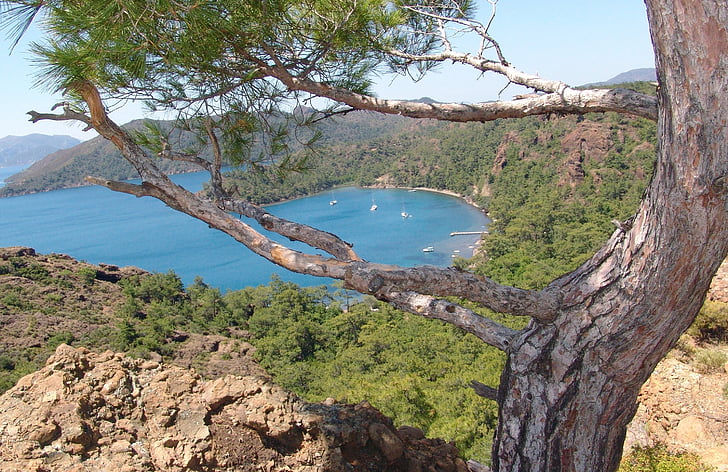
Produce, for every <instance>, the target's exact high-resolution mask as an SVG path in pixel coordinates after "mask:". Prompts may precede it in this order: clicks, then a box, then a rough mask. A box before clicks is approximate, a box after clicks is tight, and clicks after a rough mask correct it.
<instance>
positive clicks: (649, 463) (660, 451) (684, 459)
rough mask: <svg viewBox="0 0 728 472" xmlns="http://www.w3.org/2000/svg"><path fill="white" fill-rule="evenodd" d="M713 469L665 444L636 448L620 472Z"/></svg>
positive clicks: (692, 471)
mask: <svg viewBox="0 0 728 472" xmlns="http://www.w3.org/2000/svg"><path fill="white" fill-rule="evenodd" d="M712 470H714V469H713V468H712V467H709V466H706V465H704V464H703V463H701V462H700V457H698V456H697V455H696V454H690V453H672V452H670V451H668V450H667V447H666V446H665V445H664V444H657V445H655V446H652V447H639V446H638V447H636V448H634V449H633V450H632V453H631V454H629V455H628V456H626V457H625V458H624V459H622V463H621V464H620V466H619V470H618V472H711V471H712Z"/></svg>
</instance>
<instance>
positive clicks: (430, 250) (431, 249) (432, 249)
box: [422, 246, 435, 252]
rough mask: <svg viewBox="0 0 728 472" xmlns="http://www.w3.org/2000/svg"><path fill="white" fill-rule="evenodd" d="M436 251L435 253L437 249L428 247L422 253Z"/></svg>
mask: <svg viewBox="0 0 728 472" xmlns="http://www.w3.org/2000/svg"><path fill="white" fill-rule="evenodd" d="M434 251H435V248H434V247H432V246H427V247H426V248H424V249H423V250H422V252H434Z"/></svg>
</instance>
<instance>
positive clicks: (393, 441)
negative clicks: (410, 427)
mask: <svg viewBox="0 0 728 472" xmlns="http://www.w3.org/2000/svg"><path fill="white" fill-rule="evenodd" d="M369 437H371V438H372V441H374V444H376V445H377V447H378V448H379V450H380V451H382V454H384V457H386V458H387V461H389V462H394V461H396V460H397V459H399V458H400V457H402V454H403V453H404V444H402V440H401V439H399V437H397V435H396V434H395V433H394V431H391V430H390V429H389V428H387V427H386V426H384V425H383V424H382V423H374V424H372V425H370V426H369Z"/></svg>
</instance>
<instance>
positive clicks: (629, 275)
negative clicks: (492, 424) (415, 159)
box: [493, 0, 728, 472]
mask: <svg viewBox="0 0 728 472" xmlns="http://www.w3.org/2000/svg"><path fill="white" fill-rule="evenodd" d="M646 3H647V7H648V17H649V22H650V28H651V32H652V38H653V43H654V45H655V53H656V58H657V61H656V64H657V70H658V78H659V84H660V87H659V90H658V102H659V120H658V151H657V154H658V155H657V165H656V169H655V175H654V177H653V180H652V182H651V184H650V187H649V189H648V191H647V194H646V196H645V199H644V200H643V202H642V204H641V206H640V208H639V210H638V212H637V214H636V215H635V217H634V219H633V220H632V221H629V222H627V223H626V224H625V225H623V228H624V230H623V229H618V230H617V231H615V233H614V234H613V235H612V237H611V239H610V241H609V242H608V244H607V245H605V246H604V247H603V248H602V249H601V250H600V252H599V253H597V254H596V255H595V256H594V257H593V258H592V259H591V260H590V261H588V262H587V263H585V264H584V265H583V266H582V267H580V268H579V269H577V270H576V271H574V272H573V273H571V274H567V275H565V276H564V277H562V278H560V279H558V280H556V281H555V282H554V283H553V284H552V287H553V288H558V289H560V290H561V293H562V295H563V299H562V308H561V310H560V313H559V315H558V316H557V318H556V319H555V320H554V321H553V322H544V321H533V322H532V323H531V325H530V326H529V327H528V329H526V330H525V331H524V332H523V333H522V334H521V335H520V336H519V337H518V338H516V339H515V340H514V342H513V343H512V345H511V349H510V350H509V356H508V362H507V366H506V368H505V370H504V372H503V375H502V378H501V384H500V388H499V403H500V412H499V418H500V424H499V426H498V430H497V432H496V438H495V443H494V446H493V468H494V470H495V471H501V472H505V471H507V472H519V471H522V472H525V471H528V472H537V471H572V470H573V471H585V472H586V471H604V472H606V471H613V470H616V468H617V467H618V465H619V461H620V458H621V454H622V444H623V441H624V437H625V434H626V428H627V425H628V423H629V422H630V420H631V419H632V417H633V415H634V413H635V411H636V408H637V403H636V400H637V394H638V393H639V390H640V387H641V386H642V384H643V383H644V382H645V381H646V380H647V378H648V377H649V375H650V373H651V372H652V371H653V370H654V368H655V366H656V365H657V363H658V362H659V361H660V359H662V358H663V357H664V356H665V355H666V354H667V352H668V351H669V350H670V349H671V348H672V347H673V346H674V345H675V343H676V342H677V340H678V338H679V337H680V335H681V334H682V333H683V332H684V331H685V329H687V328H688V326H689V325H690V324H691V322H692V321H693V319H694V318H695V315H696V314H697V313H698V311H699V310H700V307H701V305H702V302H703V300H704V297H705V294H706V292H707V290H708V288H709V286H710V282H711V279H712V277H713V274H714V273H715V271H716V270H717V268H718V266H719V265H720V263H721V261H723V259H725V257H726V254H727V253H728V198H727V194H728V126H727V120H728V93H727V92H728V54H726V51H728V33H727V32H726V25H728V5H727V4H726V3H725V2H716V1H714V0H702V1H698V0H647V2H646ZM625 231H626V232H625Z"/></svg>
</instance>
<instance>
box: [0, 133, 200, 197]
mask: <svg viewBox="0 0 728 472" xmlns="http://www.w3.org/2000/svg"><path fill="white" fill-rule="evenodd" d="M143 121H144V120H135V121H132V122H130V123H127V124H126V125H124V128H127V129H133V130H141V129H142V128H143ZM161 123H164V122H161ZM71 139H73V138H71ZM78 143H79V141H78V140H76V145H75V146H73V147H70V148H68V149H60V150H58V151H55V152H53V153H51V154H48V155H47V156H45V157H44V158H42V159H41V160H39V161H37V162H35V163H34V164H33V165H31V166H30V167H28V168H27V169H25V170H24V171H22V172H20V173H17V174H15V175H13V176H11V177H10V178H8V179H7V180H6V182H7V185H6V186H5V187H2V188H0V197H4V196H13V195H23V194H28V193H36V192H45V191H48V190H57V189H61V188H70V187H79V186H83V185H88V184H87V182H86V181H85V177H86V176H87V175H93V176H98V177H105V178H108V179H111V180H126V179H131V178H135V177H138V174H137V173H136V171H135V170H134V168H133V167H132V166H131V164H129V163H128V162H127V161H126V160H125V159H124V158H123V157H122V156H121V153H120V152H119V150H118V149H117V148H116V147H115V146H114V144H113V143H112V142H111V141H109V140H107V139H104V138H103V137H101V136H97V137H95V138H92V139H89V140H88V141H84V142H82V143H80V144H78ZM184 144H185V145H187V146H188V145H190V144H192V143H191V138H190V139H188V140H187V141H186V142H185V143H184ZM185 145H183V146H182V148H184V147H185ZM158 165H159V167H160V168H161V169H162V170H164V171H165V172H167V173H170V174H178V173H182V172H189V171H191V170H199V168H197V167H194V166H193V165H192V164H189V163H186V162H178V161H167V160H162V161H160V162H159V163H158Z"/></svg>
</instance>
